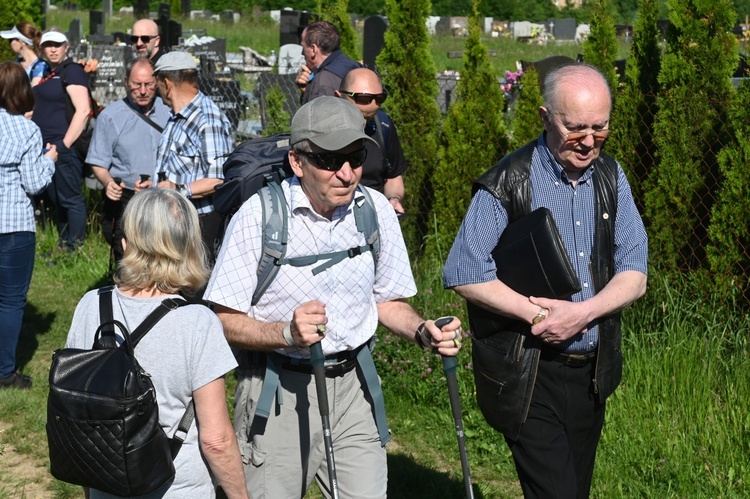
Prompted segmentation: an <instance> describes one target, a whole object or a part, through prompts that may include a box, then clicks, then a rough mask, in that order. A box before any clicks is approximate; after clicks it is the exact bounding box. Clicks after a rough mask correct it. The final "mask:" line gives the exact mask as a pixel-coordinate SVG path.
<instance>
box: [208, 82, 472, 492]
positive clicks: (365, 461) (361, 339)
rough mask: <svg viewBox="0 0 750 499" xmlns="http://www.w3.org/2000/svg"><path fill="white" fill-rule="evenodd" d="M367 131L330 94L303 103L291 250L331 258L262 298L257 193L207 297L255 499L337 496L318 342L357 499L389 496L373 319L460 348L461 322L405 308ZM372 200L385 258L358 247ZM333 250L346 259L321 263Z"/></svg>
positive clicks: (395, 240)
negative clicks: (222, 343)
mask: <svg viewBox="0 0 750 499" xmlns="http://www.w3.org/2000/svg"><path fill="white" fill-rule="evenodd" d="M364 125H365V121H364V117H363V116H362V113H361V111H360V110H359V109H357V107H356V106H354V104H352V103H350V102H348V101H346V100H344V99H338V98H336V97H332V96H323V97H319V98H317V99H315V100H314V101H312V102H309V103H307V104H305V105H304V106H302V107H301V108H300V109H299V110H298V111H297V113H296V114H295V115H294V118H293V119H292V133H291V140H290V143H291V146H292V149H291V151H290V152H289V161H290V163H291V167H292V170H293V172H294V176H292V177H291V178H287V179H286V180H284V181H283V182H282V183H281V190H282V191H283V198H284V199H283V201H282V202H284V203H285V205H286V209H287V213H288V218H287V227H288V247H287V251H286V256H287V257H288V258H289V259H292V260H297V259H298V258H299V257H302V258H305V257H311V258H310V259H315V258H316V257H318V256H320V257H323V259H322V260H318V261H317V262H316V263H312V264H310V265H305V264H300V265H299V266H298V265H297V263H292V264H291V265H284V264H282V265H281V267H280V269H279V271H278V274H277V276H276V278H275V279H274V280H273V281H271V283H270V285H269V286H268V288H267V289H266V291H265V293H263V294H262V295H261V296H260V297H259V298H258V299H254V298H253V294H254V292H255V288H256V286H257V285H258V277H257V272H258V266H259V263H260V260H261V250H262V245H263V244H262V240H263V237H262V232H263V229H264V222H263V216H262V215H261V213H262V201H261V197H260V195H259V194H256V195H254V196H252V197H251V198H250V199H249V200H248V201H247V202H246V203H245V204H243V205H242V207H241V208H240V209H239V211H238V212H237V214H236V215H235V216H234V217H233V218H232V221H231V223H230V225H229V227H228V228H227V235H226V236H225V239H224V243H223V245H222V249H221V252H220V253H219V256H218V259H217V263H216V267H215V268H214V272H213V275H212V276H211V280H210V281H209V285H208V288H207V291H206V294H205V295H204V299H206V300H207V301H210V302H213V303H214V304H215V307H216V308H215V311H216V312H217V314H218V316H219V318H220V319H221V321H222V323H223V325H224V333H225V335H226V337H227V339H228V341H229V343H230V344H232V345H233V346H234V347H235V348H237V349H238V354H237V356H238V358H239V363H240V367H239V369H238V383H237V390H236V393H235V412H234V414H235V433H236V434H237V436H238V439H239V445H240V450H241V453H242V456H243V461H244V463H245V477H246V480H247V485H248V492H249V493H250V495H251V496H252V497H259V498H260V497H267V498H275V497H301V496H303V495H304V494H305V491H306V490H307V488H308V487H309V486H310V485H311V483H312V481H313V479H315V480H316V481H317V482H318V485H319V486H320V488H321V490H323V491H324V494H326V495H327V496H330V495H331V489H330V487H329V485H328V480H327V477H328V473H329V471H330V470H329V469H328V463H327V461H326V450H325V448H324V435H323V431H322V428H321V425H320V419H318V417H317V413H318V412H319V411H320V410H321V407H318V400H319V398H318V396H317V394H316V386H317V385H316V383H315V382H314V381H313V374H312V367H311V363H310V348H311V347H312V346H313V345H316V344H318V343H320V345H322V350H323V353H324V354H325V358H326V360H325V377H326V378H327V383H326V385H327V388H328V398H329V400H330V401H331V402H330V407H331V408H334V409H333V410H332V411H331V419H330V428H332V441H333V443H332V446H333V450H334V451H335V454H336V455H337V456H341V457H343V456H345V458H344V459H340V460H337V461H336V466H335V470H336V474H337V475H338V481H337V484H338V489H339V490H340V491H341V496H342V497H357V498H382V497H386V490H387V465H386V454H385V449H384V445H385V443H386V442H387V441H388V439H389V434H388V429H387V424H386V423H385V412H384V409H383V403H382V391H381V389H380V382H379V379H378V376H377V373H376V372H375V366H374V363H373V361H372V355H371V348H372V345H373V339H374V334H375V329H376V327H377V325H378V322H380V323H381V324H382V325H384V326H385V327H387V328H388V329H390V330H391V331H392V332H394V333H395V334H397V335H398V336H401V337H402V338H404V339H407V340H409V341H413V342H416V343H417V344H419V345H423V346H426V347H427V348H430V349H433V350H434V351H436V352H439V353H440V354H442V355H451V356H453V355H456V354H457V353H458V351H459V348H460V341H456V340H457V338H459V335H460V330H459V326H460V322H459V321H458V320H457V319H456V320H453V321H451V322H450V323H448V324H447V325H445V326H444V327H443V328H442V330H441V329H438V328H437V327H436V326H435V324H434V322H433V321H430V320H428V321H425V320H424V319H422V318H421V317H420V316H419V315H418V314H417V313H416V312H415V311H414V310H413V309H412V308H411V306H409V305H408V304H407V303H406V302H405V301H404V300H405V299H406V298H408V297H410V296H413V295H414V294H416V291H417V289H416V286H415V284H414V279H413V277H412V273H411V269H410V267H409V258H408V255H407V252H406V248H405V245H404V240H403V237H402V235H401V230H400V228H399V224H398V221H397V218H396V214H395V212H394V210H393V208H392V207H391V205H390V204H389V202H388V200H387V199H386V198H385V196H383V195H382V194H380V193H378V192H376V191H374V190H372V189H369V188H366V187H360V186H359V180H360V177H361V175H362V172H361V170H362V168H361V165H362V163H363V161H364V159H365V154H366V153H365V152H364V151H365V149H364V143H365V141H371V140H373V139H371V138H370V137H368V136H367V135H366V134H365V133H364ZM367 197H369V198H371V200H372V201H368V200H367V199H366V198H367ZM368 202H370V203H371V205H374V208H373V209H374V211H375V214H376V216H377V226H378V231H379V240H380V245H379V246H380V248H379V253H378V256H377V260H375V257H374V256H373V251H371V250H368V249H365V250H363V251H360V252H358V251H351V249H352V247H353V246H355V247H357V248H358V249H362V248H363V247H365V248H366V245H367V240H366V238H365V236H364V234H363V233H362V232H360V227H359V225H358V223H357V220H356V218H357V216H358V215H357V210H360V209H362V208H361V207H362V206H363V203H368ZM335 253H338V254H341V253H346V254H348V255H350V256H349V257H348V258H347V257H344V258H342V259H340V260H339V261H338V262H337V263H335V264H331V265H328V264H325V265H321V262H322V261H325V259H326V258H327V257H328V256H330V255H331V254H335ZM298 261H299V260H298ZM321 266H322V267H326V268H325V269H324V270H320V267H321ZM315 269H318V270H317V271H316V270H315ZM321 405H323V404H321ZM321 414H323V413H322V412H321Z"/></svg>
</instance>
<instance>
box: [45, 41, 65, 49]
mask: <svg viewBox="0 0 750 499" xmlns="http://www.w3.org/2000/svg"><path fill="white" fill-rule="evenodd" d="M63 45H65V44H64V43H62V42H44V43H43V44H42V48H46V47H55V48H60V47H62V46H63Z"/></svg>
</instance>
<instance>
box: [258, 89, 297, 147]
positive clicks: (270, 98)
mask: <svg viewBox="0 0 750 499" xmlns="http://www.w3.org/2000/svg"><path fill="white" fill-rule="evenodd" d="M285 103H286V97H285V96H284V93H283V92H282V91H281V89H280V88H279V86H278V85H274V86H272V87H271V88H270V89H269V90H268V92H267V93H266V101H265V106H266V109H265V115H266V120H267V122H266V126H265V127H264V128H263V135H273V134H275V133H279V132H288V131H289V130H291V117H290V116H289V112H288V111H287V110H286V109H285V107H284V104H285Z"/></svg>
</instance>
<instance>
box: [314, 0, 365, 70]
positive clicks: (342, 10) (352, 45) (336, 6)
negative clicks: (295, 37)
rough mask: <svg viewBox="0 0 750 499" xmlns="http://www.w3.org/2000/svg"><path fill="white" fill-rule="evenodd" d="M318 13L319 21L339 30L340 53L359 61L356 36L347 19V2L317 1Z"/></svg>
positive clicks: (341, 0)
mask: <svg viewBox="0 0 750 499" xmlns="http://www.w3.org/2000/svg"><path fill="white" fill-rule="evenodd" d="M318 12H320V20H321V21H328V22H329V23H331V24H333V25H334V26H336V29H338V30H339V35H340V36H341V51H342V52H343V53H344V54H346V55H348V56H349V57H350V58H351V59H354V60H355V61H358V60H360V57H359V50H357V34H356V33H355V32H354V28H353V27H352V20H351V18H350V17H349V0H330V2H328V3H327V4H324V1H323V0H318Z"/></svg>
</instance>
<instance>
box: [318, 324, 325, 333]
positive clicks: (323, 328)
mask: <svg viewBox="0 0 750 499" xmlns="http://www.w3.org/2000/svg"><path fill="white" fill-rule="evenodd" d="M325 333H326V327H325V325H324V324H318V334H319V335H320V336H323V335H324V334H325Z"/></svg>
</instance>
